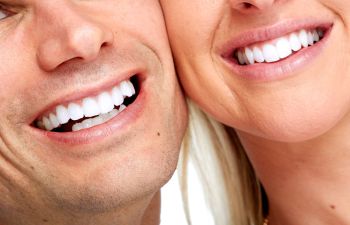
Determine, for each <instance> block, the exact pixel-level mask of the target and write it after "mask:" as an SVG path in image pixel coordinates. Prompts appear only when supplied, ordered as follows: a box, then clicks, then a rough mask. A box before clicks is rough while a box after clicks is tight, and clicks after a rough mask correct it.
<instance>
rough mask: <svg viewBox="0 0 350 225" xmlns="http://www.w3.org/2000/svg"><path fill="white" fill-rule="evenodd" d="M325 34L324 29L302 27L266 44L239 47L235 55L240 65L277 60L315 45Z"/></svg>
mask: <svg viewBox="0 0 350 225" xmlns="http://www.w3.org/2000/svg"><path fill="white" fill-rule="evenodd" d="M323 36H324V34H323V31H322V30H320V29H314V30H309V31H306V30H305V29H302V30H300V31H298V32H294V33H291V34H288V35H286V36H284V37H280V38H277V39H275V40H270V41H267V42H266V43H265V44H263V43H261V44H255V45H252V46H247V47H245V48H242V49H239V50H238V51H236V52H235V57H236V59H237V61H238V63H239V64H240V65H245V64H246V65H252V64H254V63H263V62H267V63H271V62H277V61H279V60H280V59H284V58H286V57H288V56H290V55H291V54H293V51H294V52H297V51H299V50H300V49H301V48H303V47H304V48H306V47H308V46H309V45H310V46H311V45H313V44H314V43H316V42H318V41H320V39H321V38H322V37H323Z"/></svg>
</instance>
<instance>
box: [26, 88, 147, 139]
mask: <svg viewBox="0 0 350 225" xmlns="http://www.w3.org/2000/svg"><path fill="white" fill-rule="evenodd" d="M144 89H145V88H144V87H141V88H140V92H139V94H138V96H137V98H136V100H135V101H134V102H133V103H132V104H130V105H129V106H128V107H127V108H126V109H125V110H124V111H123V112H121V113H120V114H118V115H117V116H115V117H114V118H113V119H111V120H109V121H108V122H106V123H103V124H100V125H98V126H94V127H91V128H88V129H84V130H80V131H75V132H62V133H59V132H49V131H45V130H41V129H38V128H34V127H31V126H30V129H31V131H30V132H33V133H34V135H36V136H38V138H39V140H40V139H42V138H49V139H51V140H52V141H54V142H58V143H61V144H68V145H81V144H89V143H94V142H96V141H98V140H101V139H103V138H105V137H108V136H110V135H112V134H113V135H117V136H118V135H119V134H120V133H121V132H124V131H125V129H126V127H127V126H128V125H130V124H132V123H133V122H135V121H136V120H137V119H138V118H139V117H141V114H142V112H143V109H144V105H145V104H146V101H147V97H146V91H145V90H144Z"/></svg>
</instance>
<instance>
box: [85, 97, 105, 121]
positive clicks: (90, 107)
mask: <svg viewBox="0 0 350 225" xmlns="http://www.w3.org/2000/svg"><path fill="white" fill-rule="evenodd" d="M82 105H83V106H82V107H83V111H84V115H85V116H86V117H92V116H97V115H99V114H100V113H101V110H100V107H99V105H98V104H97V102H96V100H95V99H94V98H91V97H88V98H84V99H83V101H82Z"/></svg>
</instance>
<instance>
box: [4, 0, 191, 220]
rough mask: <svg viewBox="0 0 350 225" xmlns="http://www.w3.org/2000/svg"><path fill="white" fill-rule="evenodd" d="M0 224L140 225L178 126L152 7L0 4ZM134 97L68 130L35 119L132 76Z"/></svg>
mask: <svg viewBox="0 0 350 225" xmlns="http://www.w3.org/2000/svg"><path fill="white" fill-rule="evenodd" d="M2 5H3V6H2V8H3V13H2V14H0V15H1V17H0V18H2V19H1V20H0V52H1V54H0V60H1V62H2V63H1V65H0V71H1V72H0V77H1V88H0V100H1V104H0V111H1V116H0V152H1V154H0V155H1V156H0V193H1V194H0V198H1V201H0V223H1V224H27V225H28V224H36V225H37V224H44V223H45V224H84V225H87V224H116V223H117V224H139V223H140V222H141V220H142V216H143V212H144V211H145V209H146V208H147V206H148V204H149V203H150V201H151V199H152V198H153V196H154V195H155V193H157V192H158V191H159V189H160V187H161V186H162V185H163V184H164V183H165V182H166V181H167V180H168V179H169V177H170V176H171V175H172V173H173V171H174V169H175V166H176V163H177V158H178V153H179V148H180V143H181V139H182V135H183V133H184V130H185V126H186V120H187V119H186V109H185V106H184V101H183V97H182V95H181V91H180V89H179V87H178V84H177V82H176V77H175V73H174V68H173V62H172V58H171V53H170V50H169V46H168V42H167V37H166V31H165V26H164V22H163V17H162V13H161V9H160V6H159V3H158V1H155V0H146V1H145V0H142V1H141V0H134V1H130V0H122V1H114V0H102V1H100V0H98V1H97V0H96V1H72V0H50V1H42V0H16V1H3V2H2ZM135 74H136V77H137V79H138V81H137V82H138V86H139V88H138V90H137V97H136V99H135V101H134V102H133V103H132V104H130V105H129V106H127V108H126V109H125V110H124V111H123V112H122V113H120V114H119V115H117V116H116V117H115V118H113V119H112V120H110V121H109V122H106V123H104V124H101V125H99V126H95V127H92V128H90V129H85V130H82V131H77V132H65V133H62V132H61V133H57V132H48V131H45V130H43V129H39V128H38V127H37V126H36V125H35V123H36V122H37V120H38V118H39V119H40V118H42V115H43V114H45V112H47V111H52V109H54V107H55V106H57V105H59V104H65V103H67V102H71V101H81V99H83V98H84V97H87V96H90V95H95V94H96V95H97V94H98V93H100V92H102V91H103V90H104V89H106V90H109V89H110V88H111V87H113V84H118V83H120V82H121V81H122V80H125V79H128V78H130V77H131V76H133V75H135Z"/></svg>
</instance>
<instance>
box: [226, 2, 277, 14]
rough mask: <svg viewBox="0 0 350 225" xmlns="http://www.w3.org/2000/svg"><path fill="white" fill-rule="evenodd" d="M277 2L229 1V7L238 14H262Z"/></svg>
mask: <svg viewBox="0 0 350 225" xmlns="http://www.w3.org/2000/svg"><path fill="white" fill-rule="evenodd" d="M277 1H279V0H230V3H231V7H232V8H233V9H234V10H236V11H239V12H240V13H244V14H250V13H258V12H263V11H265V10H268V9H269V8H271V7H272V6H273V5H274V4H275V3H276V2H277Z"/></svg>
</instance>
